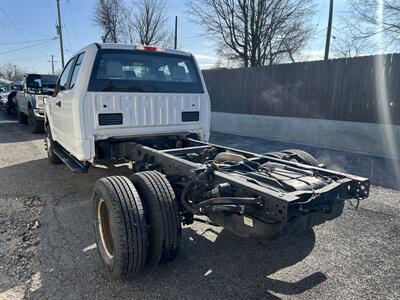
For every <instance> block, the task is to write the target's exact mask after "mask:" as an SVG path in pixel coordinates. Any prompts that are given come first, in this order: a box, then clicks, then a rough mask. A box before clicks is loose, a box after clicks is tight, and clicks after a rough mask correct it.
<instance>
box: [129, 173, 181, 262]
mask: <svg viewBox="0 0 400 300" xmlns="http://www.w3.org/2000/svg"><path fill="white" fill-rule="evenodd" d="M130 179H131V181H132V182H133V185H134V186H135V187H136V189H137V191H138V193H139V195H140V198H141V199H142V201H143V204H144V205H145V210H146V212H147V220H148V223H149V225H150V227H149V228H150V229H149V253H148V258H147V265H148V266H156V265H159V264H163V263H167V262H170V261H172V260H174V259H175V258H176V257H177V255H178V252H179V246H180V243H181V237H182V227H181V221H180V215H179V209H178V203H177V201H176V198H175V193H174V191H173V189H172V187H171V185H170V183H169V182H168V180H167V179H166V178H165V176H164V175H162V174H161V173H159V172H157V171H146V172H140V173H136V174H133V175H132V176H131V177H130Z"/></svg>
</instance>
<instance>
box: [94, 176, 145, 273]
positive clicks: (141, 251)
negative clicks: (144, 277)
mask: <svg viewBox="0 0 400 300" xmlns="http://www.w3.org/2000/svg"><path fill="white" fill-rule="evenodd" d="M93 219H94V224H95V236H96V243H97V249H98V252H99V254H100V257H101V260H102V262H103V263H104V265H105V266H106V268H107V271H108V272H109V274H110V275H111V276H112V277H113V278H115V279H122V278H126V277H132V276H134V275H137V274H139V273H140V272H141V271H142V270H143V269H144V268H145V265H146V259H147V249H148V240H147V224H146V218H145V212H144V209H143V205H142V202H141V200H140V197H139V195H138V193H137V191H136V189H135V187H134V186H133V184H132V182H131V181H130V180H129V179H128V178H127V177H124V176H111V177H106V178H102V179H99V180H98V181H97V182H96V184H95V186H94V189H93ZM110 251H111V252H110ZM110 255H111V256H110Z"/></svg>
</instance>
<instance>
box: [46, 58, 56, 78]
mask: <svg viewBox="0 0 400 300" xmlns="http://www.w3.org/2000/svg"><path fill="white" fill-rule="evenodd" d="M48 62H51V72H52V74H53V75H54V63H56V62H57V61H56V60H54V55H53V54H52V55H51V60H48Z"/></svg>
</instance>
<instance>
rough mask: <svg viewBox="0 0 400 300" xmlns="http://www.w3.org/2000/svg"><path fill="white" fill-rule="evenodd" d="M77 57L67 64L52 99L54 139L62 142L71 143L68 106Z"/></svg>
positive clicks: (51, 113) (51, 112) (51, 117)
mask: <svg viewBox="0 0 400 300" xmlns="http://www.w3.org/2000/svg"><path fill="white" fill-rule="evenodd" d="M74 61H75V58H72V59H71V60H70V61H69V62H68V63H67V65H66V66H65V68H64V70H63V72H62V74H61V76H60V78H59V80H58V82H57V86H56V94H55V95H54V96H53V97H51V101H50V120H51V121H50V126H51V131H52V134H53V137H54V139H56V140H57V141H58V142H59V143H60V144H62V145H63V144H68V145H69V144H70V143H71V137H70V136H69V134H70V131H71V130H72V128H67V127H66V125H67V123H68V122H67V121H66V119H67V118H68V117H67V111H66V110H67V108H68V102H70V101H69V100H68V98H69V94H70V78H71V73H72V67H73V65H74Z"/></svg>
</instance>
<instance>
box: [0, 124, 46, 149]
mask: <svg viewBox="0 0 400 300" xmlns="http://www.w3.org/2000/svg"><path fill="white" fill-rule="evenodd" d="M0 131H4V132H7V133H8V134H7V135H2V136H1V139H0V144H4V143H19V142H27V141H33V140H38V139H44V134H32V133H31V132H30V131H29V127H28V125H26V124H19V123H17V122H16V121H4V120H0Z"/></svg>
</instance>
